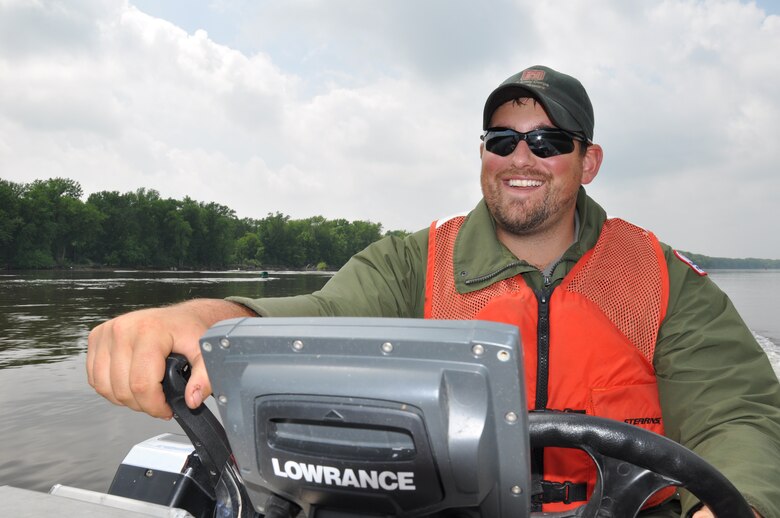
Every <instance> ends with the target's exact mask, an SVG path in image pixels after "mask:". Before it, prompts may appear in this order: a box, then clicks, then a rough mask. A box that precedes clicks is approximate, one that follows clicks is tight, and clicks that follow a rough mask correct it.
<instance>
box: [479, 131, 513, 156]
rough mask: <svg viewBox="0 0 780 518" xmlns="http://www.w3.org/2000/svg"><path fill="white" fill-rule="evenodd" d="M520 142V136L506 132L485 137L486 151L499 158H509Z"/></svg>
mask: <svg viewBox="0 0 780 518" xmlns="http://www.w3.org/2000/svg"><path fill="white" fill-rule="evenodd" d="M518 142H520V135H518V134H516V133H515V134H507V133H506V132H503V131H502V132H498V133H491V132H488V134H487V135H486V136H485V149H487V150H488V151H490V152H491V153H495V154H496V155H499V156H509V155H511V154H512V151H514V150H515V148H516V147H517V143H518Z"/></svg>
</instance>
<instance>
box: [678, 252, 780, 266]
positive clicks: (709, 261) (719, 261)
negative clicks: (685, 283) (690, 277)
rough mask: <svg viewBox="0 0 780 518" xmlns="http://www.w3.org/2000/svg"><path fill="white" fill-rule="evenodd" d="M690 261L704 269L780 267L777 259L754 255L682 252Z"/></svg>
mask: <svg viewBox="0 0 780 518" xmlns="http://www.w3.org/2000/svg"><path fill="white" fill-rule="evenodd" d="M682 253H683V254H684V255H685V256H686V257H688V258H689V259H690V260H691V261H693V262H694V263H696V265H698V266H700V267H701V268H703V269H704V270H717V269H722V270H738V269H746V270H751V269H757V270H762V269H763V270H769V269H776V268H780V260H779V259H758V258H755V257H746V258H739V259H736V258H731V257H709V256H706V255H701V254H694V253H691V252H682Z"/></svg>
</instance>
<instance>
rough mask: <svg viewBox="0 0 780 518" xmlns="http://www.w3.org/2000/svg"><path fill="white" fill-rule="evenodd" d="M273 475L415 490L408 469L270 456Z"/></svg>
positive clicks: (313, 481) (326, 483) (412, 474)
mask: <svg viewBox="0 0 780 518" xmlns="http://www.w3.org/2000/svg"><path fill="white" fill-rule="evenodd" d="M271 465H272V466H273V468H274V475H276V476H277V477H280V478H289V479H291V480H305V481H306V482H309V483H312V484H323V485H326V486H339V487H356V488H361V489H382V490H385V491H414V490H415V489H416V487H415V485H414V473H413V472H411V471H398V472H395V471H377V470H365V469H351V468H345V469H344V470H340V469H339V468H336V467H333V466H323V465H321V464H306V463H303V462H295V461H293V460H288V461H286V462H285V463H284V464H281V463H280V462H279V459H277V458H276V457H272V458H271Z"/></svg>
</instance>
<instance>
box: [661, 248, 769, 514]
mask: <svg viewBox="0 0 780 518" xmlns="http://www.w3.org/2000/svg"><path fill="white" fill-rule="evenodd" d="M666 254H667V262H668V263H669V279H670V294H669V309H668V311H667V315H666V318H665V319H664V322H663V323H662V325H661V329H660V333H659V336H658V342H657V345H656V352H655V358H654V364H655V368H656V376H657V379H658V391H659V395H660V400H661V408H662V411H663V417H664V425H665V430H666V434H667V435H668V436H669V437H670V438H671V439H673V440H675V441H677V442H680V443H681V444H683V445H684V446H686V447H688V448H689V449H691V450H693V451H694V452H696V453H698V454H699V455H700V456H702V457H704V458H705V459H706V460H707V461H709V462H710V463H711V464H713V465H714V466H715V467H716V468H717V469H719V470H720V471H721V472H722V473H723V474H724V475H725V476H726V477H727V478H728V479H729V480H731V482H732V483H733V484H734V485H735V486H736V487H737V488H738V489H739V490H740V491H741V492H742V494H743V495H745V498H746V499H747V500H748V502H749V503H750V504H751V505H752V506H753V507H754V508H755V509H756V510H757V511H758V512H759V513H761V514H762V516H764V518H780V469H778V466H780V383H778V379H777V377H776V375H775V373H774V371H773V369H772V367H771V364H770V363H769V360H768V358H767V356H766V354H765V353H764V351H763V350H762V349H761V347H760V346H759V345H758V343H757V342H756V340H755V338H754V337H753V334H752V333H751V332H750V330H749V329H748V328H747V326H746V325H745V323H744V322H743V321H742V318H741V317H740V316H739V314H738V313H737V311H736V309H735V308H734V306H733V305H732V303H731V301H730V300H729V298H728V297H727V296H726V294H725V293H723V292H722V291H721V290H720V289H719V288H718V287H717V286H716V285H715V284H714V283H713V282H712V281H711V280H710V279H709V277H700V276H699V275H698V274H696V273H695V272H694V271H693V270H692V269H691V268H689V267H688V266H687V265H685V264H684V263H682V262H681V261H679V260H678V259H677V258H676V257H674V256H673V254H672V253H671V251H670V250H666ZM697 503H698V502H697V500H696V499H695V498H694V497H693V496H692V495H690V494H688V493H685V492H683V495H682V504H683V511H684V513H683V516H686V514H685V513H687V512H688V510H690V509H691V508H692V507H693V506H694V505H696V504H697Z"/></svg>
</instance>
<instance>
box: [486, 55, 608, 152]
mask: <svg viewBox="0 0 780 518" xmlns="http://www.w3.org/2000/svg"><path fill="white" fill-rule="evenodd" d="M519 97H532V98H534V99H536V100H537V101H538V102H539V103H540V104H541V105H542V107H544V110H545V111H546V112H547V115H548V116H549V117H550V120H552V122H553V123H554V124H555V125H556V126H557V127H558V128H560V129H563V130H567V131H571V132H573V133H576V134H578V135H581V136H584V137H585V138H586V139H587V140H588V142H592V141H593V105H592V104H591V103H590V98H589V97H588V93H587V92H586V91H585V87H583V86H582V83H580V82H579V81H578V80H577V79H575V78H573V77H572V76H569V75H566V74H563V73H561V72H558V71H556V70H553V69H552V68H549V67H545V66H541V65H537V66H533V67H530V68H526V69H525V70H523V71H522V72H518V73H517V74H515V75H513V76H512V77H510V78H509V79H507V80H506V81H504V82H503V83H501V84H500V85H499V86H498V88H496V89H495V90H493V93H491V94H490V96H489V97H488V98H487V101H485V111H484V116H483V124H482V129H485V130H486V129H488V128H489V127H490V119H491V118H492V117H493V113H494V112H495V111H496V110H497V109H498V107H499V106H501V105H502V104H504V103H505V102H508V101H511V100H513V99H517V98H519Z"/></svg>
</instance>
